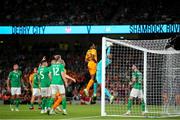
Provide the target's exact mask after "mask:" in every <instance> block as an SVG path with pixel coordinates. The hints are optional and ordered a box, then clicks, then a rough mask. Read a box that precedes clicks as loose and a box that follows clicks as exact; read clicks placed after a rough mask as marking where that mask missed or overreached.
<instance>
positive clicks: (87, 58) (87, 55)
mask: <svg viewBox="0 0 180 120" xmlns="http://www.w3.org/2000/svg"><path fill="white" fill-rule="evenodd" d="M89 57H90V53H89V50H88V51H87V52H86V56H85V60H87V61H88V60H89Z"/></svg>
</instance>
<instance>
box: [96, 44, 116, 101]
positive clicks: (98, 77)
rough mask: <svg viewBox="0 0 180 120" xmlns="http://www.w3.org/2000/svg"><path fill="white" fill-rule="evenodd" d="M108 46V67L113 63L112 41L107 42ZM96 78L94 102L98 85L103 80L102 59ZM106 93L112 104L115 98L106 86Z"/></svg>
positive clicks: (98, 65)
mask: <svg viewBox="0 0 180 120" xmlns="http://www.w3.org/2000/svg"><path fill="white" fill-rule="evenodd" d="M106 46H107V48H106V55H107V57H106V67H107V66H108V65H110V64H111V63H112V61H111V58H112V54H110V52H111V48H110V46H112V43H110V42H107V44H106ZM96 80H97V82H96V83H94V93H93V102H94V103H95V100H96V93H97V86H98V84H100V85H101V80H102V60H100V61H99V62H98V64H97V71H96ZM105 95H106V96H107V97H108V98H109V99H110V104H112V103H113V100H114V96H113V95H111V94H110V92H109V90H108V89H107V88H105Z"/></svg>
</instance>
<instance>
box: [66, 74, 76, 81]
mask: <svg viewBox="0 0 180 120" xmlns="http://www.w3.org/2000/svg"><path fill="white" fill-rule="evenodd" d="M65 76H66V79H69V80H71V81H73V82H76V80H75V79H74V78H72V77H71V76H69V75H67V74H66V75H65Z"/></svg>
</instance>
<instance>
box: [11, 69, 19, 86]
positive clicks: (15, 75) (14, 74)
mask: <svg viewBox="0 0 180 120" xmlns="http://www.w3.org/2000/svg"><path fill="white" fill-rule="evenodd" d="M21 77H22V72H21V71H19V70H18V71H11V72H10V73H9V76H8V79H9V80H10V83H11V87H21Z"/></svg>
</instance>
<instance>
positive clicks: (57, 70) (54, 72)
mask: <svg viewBox="0 0 180 120" xmlns="http://www.w3.org/2000/svg"><path fill="white" fill-rule="evenodd" d="M53 75H54V76H58V75H60V74H59V68H58V67H55V68H53Z"/></svg>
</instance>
